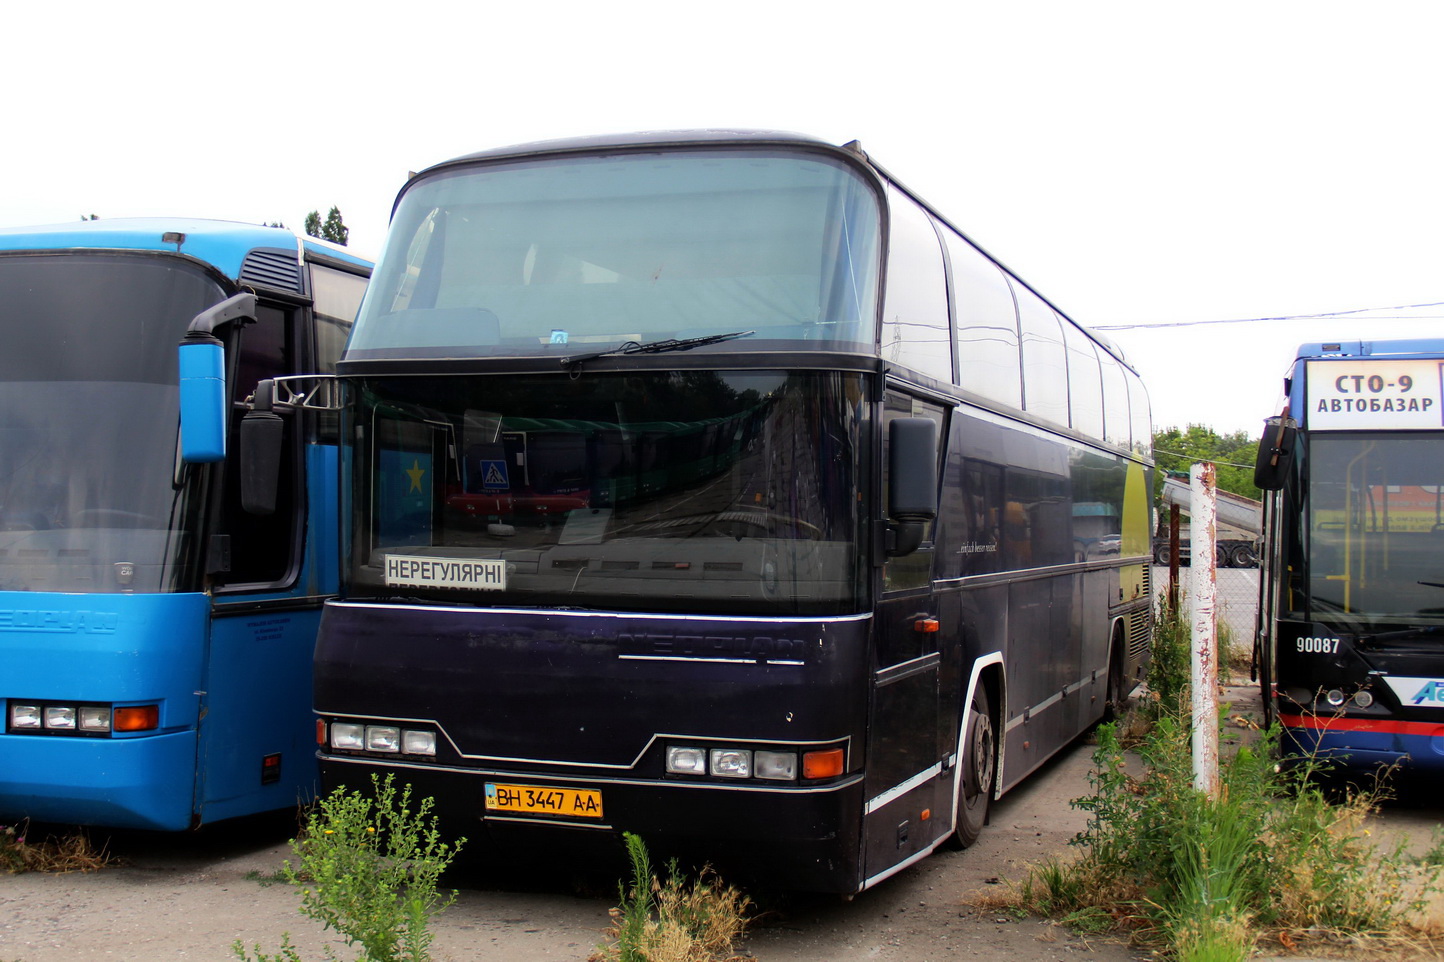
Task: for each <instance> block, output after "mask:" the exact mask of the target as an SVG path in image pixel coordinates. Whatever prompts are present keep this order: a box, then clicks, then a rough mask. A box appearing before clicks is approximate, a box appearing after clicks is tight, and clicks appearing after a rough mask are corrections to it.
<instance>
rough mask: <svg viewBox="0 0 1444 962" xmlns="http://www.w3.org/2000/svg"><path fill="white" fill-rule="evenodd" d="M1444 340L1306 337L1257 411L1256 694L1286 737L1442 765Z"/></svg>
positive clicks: (1313, 746)
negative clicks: (1280, 391)
mask: <svg viewBox="0 0 1444 962" xmlns="http://www.w3.org/2000/svg"><path fill="white" fill-rule="evenodd" d="M1441 379H1444V340H1438V339H1433V340H1407V341H1372V342H1370V341H1352V342H1336V343H1332V344H1305V345H1303V346H1302V347H1300V348H1299V351H1298V357H1297V360H1296V361H1295V362H1294V366H1293V370H1292V372H1291V374H1290V377H1289V378H1288V379H1287V381H1286V382H1285V384H1286V389H1287V394H1288V406H1287V407H1286V408H1285V410H1284V412H1283V414H1282V415H1281V416H1280V417H1277V418H1271V419H1270V421H1269V422H1268V423H1267V424H1266V425H1265V432H1264V438H1263V441H1262V443H1261V445H1260V451H1259V467H1258V471H1257V472H1256V474H1257V478H1256V480H1257V481H1259V482H1260V487H1264V488H1266V489H1269V491H1270V493H1269V496H1268V500H1267V502H1266V511H1267V541H1266V545H1267V551H1266V557H1265V558H1264V569H1263V578H1262V582H1261V589H1260V590H1261V598H1260V606H1259V655H1260V656H1261V657H1260V659H1259V660H1260V663H1261V667H1262V670H1261V672H1260V680H1261V683H1262V686H1263V695H1264V703H1265V705H1266V706H1267V707H1268V709H1269V710H1270V711H1271V712H1272V713H1273V714H1274V715H1275V717H1276V718H1277V720H1278V721H1279V723H1280V724H1281V725H1282V727H1283V731H1284V735H1285V747H1287V748H1292V749H1295V750H1303V751H1317V752H1319V753H1321V754H1323V755H1324V756H1326V757H1329V758H1331V759H1333V760H1334V761H1335V762H1338V763H1339V764H1341V765H1344V766H1345V767H1348V768H1353V769H1372V768H1375V767H1377V766H1379V765H1392V764H1394V763H1398V762H1402V763H1404V764H1405V765H1406V766H1409V767H1414V768H1419V769H1433V770H1435V771H1439V770H1444V388H1441Z"/></svg>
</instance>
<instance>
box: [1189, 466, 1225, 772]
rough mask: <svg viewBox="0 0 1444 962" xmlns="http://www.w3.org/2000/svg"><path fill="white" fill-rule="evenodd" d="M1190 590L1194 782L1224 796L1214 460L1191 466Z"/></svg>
mask: <svg viewBox="0 0 1444 962" xmlns="http://www.w3.org/2000/svg"><path fill="white" fill-rule="evenodd" d="M1188 480H1189V500H1190V502H1191V505H1190V508H1191V510H1190V512H1189V529H1188V540H1189V557H1190V568H1191V569H1192V574H1191V581H1192V583H1191V584H1190V586H1189V594H1190V595H1191V596H1192V598H1191V600H1192V603H1193V604H1192V608H1193V671H1192V681H1193V786H1194V788H1197V789H1198V790H1199V791H1201V792H1206V793H1207V794H1208V796H1209V797H1210V798H1212V797H1215V796H1217V795H1218V659H1217V657H1216V655H1217V652H1218V644H1217V630H1216V623H1215V616H1214V604H1215V600H1216V595H1217V587H1218V585H1217V581H1216V572H1215V560H1216V555H1217V551H1216V549H1215V545H1216V543H1217V540H1218V531H1217V517H1218V504H1217V489H1216V483H1215V475H1214V466H1213V462H1211V461H1204V462H1202V463H1200V464H1195V465H1193V467H1192V468H1190V469H1189V473H1188Z"/></svg>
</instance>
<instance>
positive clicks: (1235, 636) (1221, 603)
mask: <svg viewBox="0 0 1444 962" xmlns="http://www.w3.org/2000/svg"><path fill="white" fill-rule="evenodd" d="M1191 572H1192V569H1191V568H1189V567H1188V566H1184V567H1181V568H1179V569H1178V586H1179V592H1178V597H1179V604H1180V605H1181V606H1182V608H1183V610H1184V611H1191V610H1192V609H1190V608H1189V599H1188V596H1189V590H1188V589H1189V579H1190V578H1191V577H1192V573H1191ZM1258 583H1259V569H1257V568H1215V569H1214V585H1215V589H1214V590H1215V599H1214V613H1215V618H1216V620H1217V623H1218V631H1219V643H1220V644H1221V645H1228V646H1229V648H1230V649H1231V650H1233V651H1234V652H1235V653H1236V654H1237V657H1235V658H1233V659H1230V660H1231V661H1234V662H1235V663H1236V662H1237V661H1238V660H1239V659H1240V658H1241V659H1242V660H1243V661H1244V663H1245V664H1246V663H1247V661H1248V657H1249V653H1250V652H1251V651H1252V649H1253V636H1254V622H1255V619H1256V618H1257V616H1258ZM1153 591H1154V596H1155V597H1156V598H1158V599H1160V601H1161V599H1164V598H1167V597H1168V568H1167V567H1166V566H1165V567H1155V568H1154V569H1153Z"/></svg>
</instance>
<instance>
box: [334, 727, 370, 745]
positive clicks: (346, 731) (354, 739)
mask: <svg viewBox="0 0 1444 962" xmlns="http://www.w3.org/2000/svg"><path fill="white" fill-rule="evenodd" d="M331 747H332V748H340V749H343V750H346V751H360V750H361V749H363V748H365V747H366V726H365V725H355V724H352V723H351V722H332V723H331Z"/></svg>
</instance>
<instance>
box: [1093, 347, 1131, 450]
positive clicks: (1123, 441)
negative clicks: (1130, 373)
mask: <svg viewBox="0 0 1444 962" xmlns="http://www.w3.org/2000/svg"><path fill="white" fill-rule="evenodd" d="M1098 363H1099V364H1101V365H1102V368H1103V440H1104V441H1105V442H1107V443H1108V444H1109V445H1111V446H1113V447H1115V448H1118V449H1119V450H1122V451H1127V450H1128V445H1129V443H1130V442H1129V439H1130V438H1131V437H1132V434H1131V431H1132V429H1131V426H1130V425H1131V419H1130V418H1129V414H1128V380H1127V374H1126V372H1125V371H1124V369H1123V365H1122V364H1119V363H1118V360H1117V359H1116V358H1114V357H1113V355H1111V354H1109V353H1108V352H1107V351H1099V352H1098Z"/></svg>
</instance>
